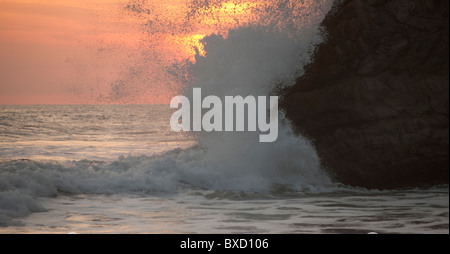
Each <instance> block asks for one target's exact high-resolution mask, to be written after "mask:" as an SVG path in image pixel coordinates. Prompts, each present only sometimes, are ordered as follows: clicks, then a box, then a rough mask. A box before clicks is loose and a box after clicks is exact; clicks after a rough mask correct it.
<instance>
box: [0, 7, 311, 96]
mask: <svg viewBox="0 0 450 254" xmlns="http://www.w3.org/2000/svg"><path fill="white" fill-rule="evenodd" d="M309 1H312V0H305V1H303V2H304V3H305V4H308V2H309ZM272 2H273V1H269V0H260V1H258V0H247V1H244V0H241V1H239V0H230V1H226V0H209V1H206V0H171V1H167V0H153V1H151V0H0V104H71V103H138V104H142V103H144V104H145V103H168V102H169V101H170V98H172V97H173V96H174V95H176V93H177V89H178V87H179V86H180V84H179V83H177V81H176V80H174V78H173V77H171V76H170V75H168V74H167V71H166V67H167V66H170V65H171V64H173V63H175V62H181V61H184V60H186V59H188V60H190V61H192V62H193V61H195V58H194V56H195V54H196V52H197V51H198V53H199V54H200V55H201V56H205V55H206V54H207V52H205V51H204V47H203V45H202V43H201V42H200V41H201V40H202V39H203V38H204V37H205V36H207V35H210V34H213V33H215V34H221V35H223V36H224V37H226V36H227V32H228V30H229V29H231V28H236V27H238V26H244V25H247V24H263V23H264V22H267V20H265V19H262V18H261V17H262V16H264V11H262V10H265V9H267V8H268V7H270V4H271V3H272ZM290 8H293V7H292V6H291V7H290Z"/></svg>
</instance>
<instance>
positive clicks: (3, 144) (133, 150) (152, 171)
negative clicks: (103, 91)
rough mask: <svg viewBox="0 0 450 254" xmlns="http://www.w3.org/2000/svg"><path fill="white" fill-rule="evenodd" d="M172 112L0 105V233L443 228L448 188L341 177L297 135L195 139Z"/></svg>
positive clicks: (135, 107)
mask: <svg viewBox="0 0 450 254" xmlns="http://www.w3.org/2000/svg"><path fill="white" fill-rule="evenodd" d="M173 111H174V110H173V109H170V108H169V106H168V105H17V106H13V105H3V106H0V160H1V161H0V233H8V234H9V233H17V234H22V233H45V234H47V233H62V234H66V233H85V234H91V233H101V234H103V233H105V234H108V233H114V234H116V233H119V234H121V233H127V234H128V233H164V234H172V233H187V234H191V233H205V234H209V233H212V234H217V233H220V234H221V233H225V234H266V233H267V234H297V233H299V234H300V233H301V234H323V233H326V234H330V233H331V234H349V233H357V234H366V233H379V234H386V233H388V234H391V233H405V234H406V233H407V234H410V233H413V234H416V233H419V234H422V233H423V234H428V233H433V234H434V233H439V234H440V233H444V234H448V233H449V226H448V222H449V195H448V186H434V187H431V188H427V189H408V190H389V191H387V190H385V191H381V190H367V189H361V188H354V187H349V186H344V185H342V184H339V183H335V182H333V181H332V180H331V179H330V178H329V177H328V176H327V174H326V172H324V171H322V170H321V168H320V166H319V165H318V164H317V163H319V160H318V158H317V155H316V154H315V152H314V149H312V147H311V146H310V145H309V144H308V142H307V141H306V140H304V139H302V138H300V137H298V136H295V135H293V134H290V133H284V134H283V135H284V136H280V138H279V140H278V141H277V142H278V143H277V142H275V143H274V144H270V145H268V147H267V148H264V147H263V148H259V147H257V146H258V145H257V143H255V144H256V145H254V146H255V147H254V149H252V148H249V147H247V146H245V145H244V144H245V143H247V142H242V138H237V139H231V141H228V142H227V141H226V140H230V138H229V137H227V138H226V140H225V141H218V140H217V139H213V140H212V141H210V143H208V144H207V145H203V144H202V143H201V141H202V140H203V139H207V140H209V139H210V138H211V137H210V136H207V137H206V138H204V137H199V136H198V135H194V134H192V133H188V132H174V131H172V129H171V128H170V125H169V119H170V116H171V114H172V113H173ZM208 146H209V147H208ZM209 148H210V150H208V149H209Z"/></svg>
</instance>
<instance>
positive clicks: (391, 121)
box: [281, 0, 449, 189]
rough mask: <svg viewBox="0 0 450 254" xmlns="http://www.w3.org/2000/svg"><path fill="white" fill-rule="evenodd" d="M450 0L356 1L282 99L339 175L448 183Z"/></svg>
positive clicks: (389, 182)
mask: <svg viewBox="0 0 450 254" xmlns="http://www.w3.org/2000/svg"><path fill="white" fill-rule="evenodd" d="M448 10H449V1H448V0H347V1H340V3H335V8H334V10H333V11H332V12H330V13H329V14H328V16H327V18H326V19H325V20H324V21H323V24H322V26H323V28H324V31H325V32H326V34H327V40H326V41H325V42H324V43H323V44H321V45H319V46H318V47H317V50H316V52H315V58H314V61H313V62H312V63H311V64H310V65H309V66H307V67H306V68H305V74H304V75H303V76H302V77H300V78H299V79H298V80H297V82H296V84H295V85H294V86H293V87H290V88H288V89H286V90H284V91H283V92H282V101H281V107H282V108H284V110H285V111H286V115H287V117H288V118H289V119H290V120H292V122H293V125H294V127H295V129H296V130H297V131H298V132H299V133H301V134H303V135H305V136H307V137H308V138H310V139H311V140H312V142H313V143H314V145H315V147H316V149H317V151H318V153H319V155H320V157H321V159H322V163H323V165H324V167H325V168H326V169H327V170H328V171H329V172H330V173H331V174H332V175H333V176H334V177H335V179H336V180H337V181H340V182H342V183H344V184H348V185H353V186H362V187H367V188H379V189H385V188H403V187H420V186H429V185H433V184H443V183H448V182H449V175H448V172H449V164H448V163H449V51H448V45H449V41H448V33H449V24H448V23H449V19H448Z"/></svg>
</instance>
